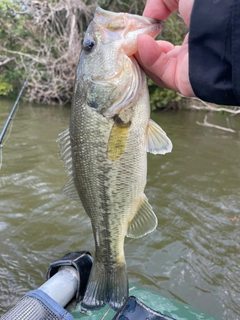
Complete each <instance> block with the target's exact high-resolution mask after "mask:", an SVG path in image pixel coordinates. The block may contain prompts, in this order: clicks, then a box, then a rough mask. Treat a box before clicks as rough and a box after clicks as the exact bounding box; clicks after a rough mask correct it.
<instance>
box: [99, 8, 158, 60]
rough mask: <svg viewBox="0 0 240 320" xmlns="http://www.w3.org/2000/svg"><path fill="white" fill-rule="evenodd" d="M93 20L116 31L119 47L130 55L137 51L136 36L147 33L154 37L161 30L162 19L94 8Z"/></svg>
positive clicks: (109, 29)
mask: <svg viewBox="0 0 240 320" xmlns="http://www.w3.org/2000/svg"><path fill="white" fill-rule="evenodd" d="M94 20H95V22H96V23H97V24H99V25H101V26H102V27H104V29H105V30H108V31H110V32H114V31H116V34H118V37H120V39H121V40H122V45H121V48H122V50H123V51H124V53H125V54H126V55H127V56H128V57H130V56H132V55H134V54H135V53H136V52H137V37H138V35H140V34H147V35H149V36H151V37H152V38H155V37H156V36H157V35H159V33H160V32H161V30H162V25H163V23H162V21H159V20H156V19H152V18H147V17H143V16H139V15H135V14H129V13H116V12H111V11H107V10H103V9H102V8H100V7H97V8H96V12H95V16H94Z"/></svg>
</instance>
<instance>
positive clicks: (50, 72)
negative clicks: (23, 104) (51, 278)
mask: <svg viewBox="0 0 240 320" xmlns="http://www.w3.org/2000/svg"><path fill="white" fill-rule="evenodd" d="M97 5H99V6H101V7H102V8H104V9H107V10H111V11H115V12H120V11H125V12H129V13H135V14H141V13H142V11H143V9H144V5H145V1H144V0H121V1H116V0H99V1H97V0H95V1H94V0H71V1H70V0H48V1H40V0H39V1H28V0H15V1H14V2H12V1H11V0H3V1H2V2H1V4H0V96H3V95H5V96H8V97H9V96H11V95H14V94H17V92H18V90H19V87H20V86H21V84H22V83H23V82H24V81H25V79H26V78H27V76H28V75H29V76H30V77H29V84H28V88H27V90H26V99H27V100H29V101H35V102H40V103H47V104H53V103H56V104H64V103H68V102H70V101H71V97H72V91H73V85H74V77H75V70H76V66H77V62H78V58H79V53H80V50H81V43H82V39H83V34H84V31H85V30H86V28H87V25H88V24H89V22H90V20H91V19H92V17H93V13H94V10H95V7H96V6H97ZM185 34H186V30H185V28H184V23H183V22H182V20H181V18H179V16H178V15H177V14H174V15H172V16H171V17H170V18H169V19H167V21H166V22H164V29H163V32H162V34H161V36H160V39H165V40H168V41H171V42H173V43H175V44H180V43H181V42H182V41H183V37H184V35H185ZM148 81H149V89H150V94H151V105H152V109H159V108H172V107H174V108H178V107H179V102H180V97H179V96H178V95H177V94H176V93H175V92H173V91H170V90H166V89H160V88H159V87H157V86H156V85H155V84H154V83H153V82H152V81H151V80H150V79H149V80H148Z"/></svg>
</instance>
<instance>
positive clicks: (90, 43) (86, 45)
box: [83, 37, 95, 52]
mask: <svg viewBox="0 0 240 320" xmlns="http://www.w3.org/2000/svg"><path fill="white" fill-rule="evenodd" d="M94 46H95V40H94V39H93V38H92V37H91V38H90V37H89V38H86V39H84V41H83V49H84V50H85V51H87V52H90V51H92V49H93V48H94Z"/></svg>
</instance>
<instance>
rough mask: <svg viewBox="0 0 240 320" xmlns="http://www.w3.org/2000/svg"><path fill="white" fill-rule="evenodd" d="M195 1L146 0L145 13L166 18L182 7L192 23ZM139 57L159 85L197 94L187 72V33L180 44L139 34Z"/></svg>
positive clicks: (187, 23)
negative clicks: (176, 44) (175, 44)
mask: <svg viewBox="0 0 240 320" xmlns="http://www.w3.org/2000/svg"><path fill="white" fill-rule="evenodd" d="M193 3H194V0H147V3H146V7H145V10H144V12H143V15H144V16H147V17H149V18H154V19H157V20H165V19H166V18H167V17H168V16H169V15H170V14H171V13H172V12H174V11H175V10H177V9H179V13H180V15H181V17H182V19H183V20H184V22H185V23H186V25H187V26H189V23H190V16H191V12H192V7H193ZM136 58H137V60H138V62H139V64H140V65H141V67H142V68H143V69H144V71H145V72H146V74H147V75H148V76H149V77H150V78H151V79H152V80H153V81H154V82H155V83H156V84H157V85H159V86H160V87H164V88H168V89H172V90H175V91H178V92H180V93H181V94H183V95H184V96H188V97H192V96H195V95H194V92H193V90H192V87H191V84H190V80H189V74H188V73H189V66H188V34H187V35H186V37H185V39H184V41H183V44H182V45H181V46H174V45H173V44H172V43H170V42H167V41H162V40H160V41H155V40H154V39H152V38H151V37H150V36H148V35H139V36H138V53H137V54H136Z"/></svg>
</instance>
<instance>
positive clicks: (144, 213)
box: [126, 195, 157, 238]
mask: <svg viewBox="0 0 240 320" xmlns="http://www.w3.org/2000/svg"><path fill="white" fill-rule="evenodd" d="M156 227H157V217H156V215H155V213H154V212H153V210H152V207H151V205H150V204H149V202H148V199H147V197H146V196H145V195H144V196H143V198H142V199H141V201H140V204H139V208H138V211H137V213H136V215H135V217H134V218H133V219H132V221H131V222H130V225H129V227H128V230H127V234H126V235H127V237H130V238H141V237H142V236H144V235H146V234H148V233H150V232H152V231H154V230H155V229H156Z"/></svg>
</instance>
